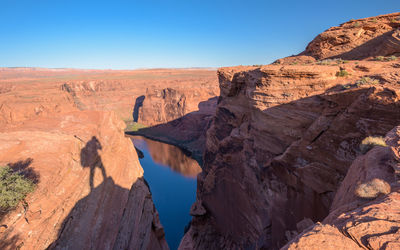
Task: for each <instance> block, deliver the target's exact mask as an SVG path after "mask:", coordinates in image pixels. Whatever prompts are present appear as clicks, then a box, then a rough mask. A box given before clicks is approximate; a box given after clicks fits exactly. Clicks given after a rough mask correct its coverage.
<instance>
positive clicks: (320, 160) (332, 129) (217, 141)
mask: <svg viewBox="0 0 400 250" xmlns="http://www.w3.org/2000/svg"><path fill="white" fill-rule="evenodd" d="M355 46H356V45H355ZM332 50H333V49H332ZM398 52H400V50H397V51H396V53H398ZM321 58H322V57H321ZM294 59H296V58H294ZM299 60H302V61H303V63H301V64H294V63H289V62H286V61H285V60H283V61H282V62H280V64H278V63H276V64H274V65H266V66H262V67H233V68H222V69H220V70H219V71H218V75H219V82H220V91H221V96H220V98H219V102H218V106H217V110H216V115H215V117H214V118H213V121H212V124H211V127H210V129H209V130H208V131H207V139H206V150H205V154H204V166H203V172H202V173H201V174H199V176H198V190H197V200H196V202H195V204H193V207H192V215H194V218H193V220H192V223H191V227H190V229H189V231H188V232H187V233H186V234H185V236H184V238H183V239H182V242H181V245H180V249H192V248H194V249H221V248H226V249H259V248H267V249H275V248H279V247H281V246H283V245H284V244H285V243H286V242H287V241H288V240H291V239H292V238H293V237H295V236H296V235H297V234H298V233H300V232H302V231H303V230H304V229H305V228H306V227H307V225H310V220H311V221H313V222H317V221H323V220H324V219H325V218H326V217H327V216H328V214H329V212H330V209H331V207H332V204H333V206H335V204H336V201H334V197H335V193H336V191H337V190H338V188H339V187H340V184H341V183H342V181H343V179H344V178H345V176H346V174H347V172H348V169H349V167H350V165H351V164H352V163H353V161H354V160H355V159H356V158H357V157H358V156H359V155H360V154H361V152H360V150H359V145H360V142H361V141H362V139H364V138H365V137H367V136H371V135H372V136H382V135H385V134H386V133H387V132H388V131H390V130H391V129H392V128H393V127H394V126H396V125H398V123H399V119H400V111H399V110H400V109H399V107H400V103H399V97H400V88H399V86H400V85H399V83H400V75H399V74H398V72H397V66H396V65H397V63H398V61H397V59H396V58H394V60H395V61H388V62H375V61H348V62H345V63H343V62H341V61H334V62H333V63H329V64H327V65H321V64H320V63H319V62H316V61H315V59H314V60H307V57H304V56H301V57H299ZM311 224H312V223H311ZM314 230H315V231H321V234H330V233H332V232H338V231H339V230H338V229H337V227H335V226H331V227H326V228H325V227H323V228H321V226H320V225H317V226H316V227H315V228H314ZM340 241H342V242H352V240H351V239H349V238H348V237H347V236H343V235H337V242H340ZM338 244H339V243H338ZM352 244H353V243H352ZM353 245H354V244H353ZM349 246H351V244H350V245H349Z"/></svg>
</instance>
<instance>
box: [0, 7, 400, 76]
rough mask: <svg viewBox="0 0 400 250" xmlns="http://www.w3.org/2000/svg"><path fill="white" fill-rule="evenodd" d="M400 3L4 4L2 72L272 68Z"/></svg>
mask: <svg viewBox="0 0 400 250" xmlns="http://www.w3.org/2000/svg"><path fill="white" fill-rule="evenodd" d="M399 9H400V2H399V0H333V1H325V0H318V1H300V0H287V1H284V0H276V1H267V0H264V1H255V0H247V1H236V0H226V1H221V0H213V1H207V0H185V1H175V0H163V1H153V0H141V1H134V0H131V1H118V0H113V1H107V2H105V1H83V0H78V1H75V0H65V1H64V0H49V1H42V0H29V1H28V0H24V1H23V0H0V31H1V34H0V67H17V66H21V67H51V68H63V67H69V68H97V69H106V68H107V69H133V68H155V67H220V66H233V65H251V64H268V63H270V62H272V61H274V60H275V59H278V58H280V57H284V56H288V55H292V54H297V53H299V52H301V51H302V50H303V49H304V48H305V46H306V45H307V43H308V42H310V41H311V40H312V39H313V38H314V37H315V36H316V35H317V34H319V33H321V32H322V31H324V30H326V29H327V28H329V27H331V26H336V25H339V24H340V23H343V22H345V21H348V20H350V19H357V18H363V17H369V16H375V15H380V14H386V13H392V12H397V11H400V10H399Z"/></svg>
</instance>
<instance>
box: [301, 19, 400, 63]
mask: <svg viewBox="0 0 400 250" xmlns="http://www.w3.org/2000/svg"><path fill="white" fill-rule="evenodd" d="M399 28H400V13H393V14H388V15H382V16H377V17H370V18H364V19H359V20H351V21H349V22H346V23H344V24H342V25H340V26H339V27H332V28H330V29H328V30H327V31H325V32H323V33H321V34H319V35H318V36H317V37H316V38H315V39H314V40H313V41H312V42H311V43H310V44H309V45H308V46H307V48H306V50H305V51H304V52H303V53H302V55H308V56H312V57H315V58H317V59H325V58H331V57H336V58H342V59H365V58H371V57H376V56H390V55H394V54H396V55H397V54H399V51H400V29H399Z"/></svg>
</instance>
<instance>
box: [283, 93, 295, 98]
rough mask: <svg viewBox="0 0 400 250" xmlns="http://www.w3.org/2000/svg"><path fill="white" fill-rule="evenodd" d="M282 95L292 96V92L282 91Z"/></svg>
mask: <svg viewBox="0 0 400 250" xmlns="http://www.w3.org/2000/svg"><path fill="white" fill-rule="evenodd" d="M282 96H284V97H291V96H293V94H292V93H286V92H284V93H282Z"/></svg>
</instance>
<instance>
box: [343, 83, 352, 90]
mask: <svg viewBox="0 0 400 250" xmlns="http://www.w3.org/2000/svg"><path fill="white" fill-rule="evenodd" d="M342 88H343V89H349V88H351V85H350V84H345V85H343V86H342Z"/></svg>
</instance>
